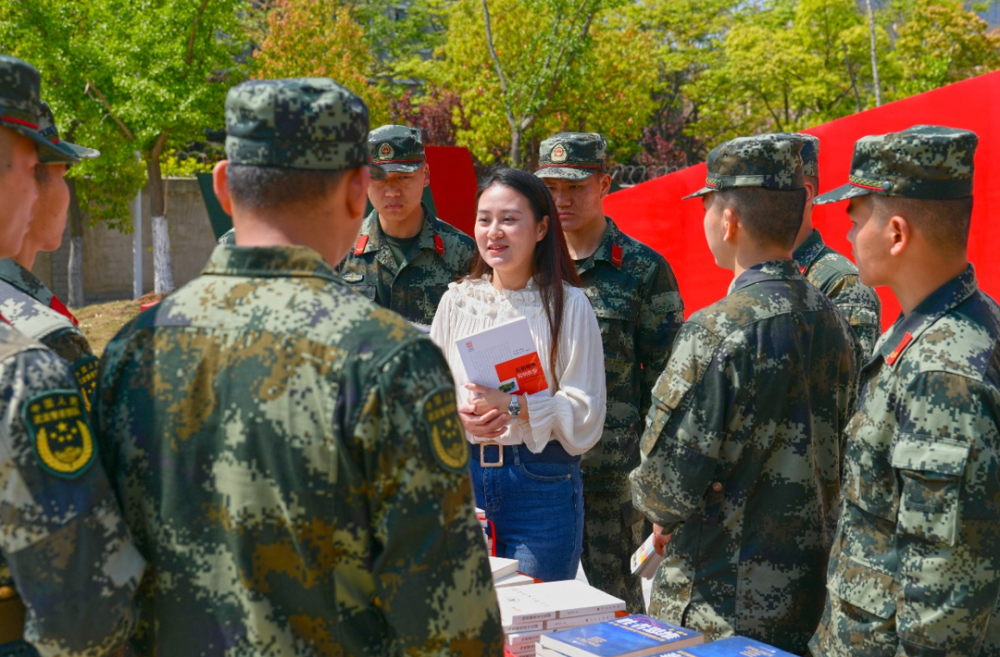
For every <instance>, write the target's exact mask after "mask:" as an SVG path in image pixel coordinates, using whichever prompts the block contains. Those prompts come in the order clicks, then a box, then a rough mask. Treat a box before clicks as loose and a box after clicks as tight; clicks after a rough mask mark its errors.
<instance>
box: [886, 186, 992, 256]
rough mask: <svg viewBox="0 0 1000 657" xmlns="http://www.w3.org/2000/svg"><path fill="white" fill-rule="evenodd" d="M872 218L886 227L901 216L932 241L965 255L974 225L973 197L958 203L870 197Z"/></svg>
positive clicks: (967, 197) (959, 199)
mask: <svg viewBox="0 0 1000 657" xmlns="http://www.w3.org/2000/svg"><path fill="white" fill-rule="evenodd" d="M869 196H870V197H871V199H872V217H873V218H874V219H876V220H877V221H879V222H880V224H882V225H884V224H885V222H886V221H888V220H889V219H890V218H892V217H895V216H900V217H903V218H904V219H906V220H907V221H909V222H911V223H913V224H914V225H915V226H916V227H917V228H918V229H919V230H920V231H921V232H922V233H923V234H924V236H925V237H926V238H927V240H928V241H930V242H932V243H933V244H936V245H938V246H939V247H942V248H944V249H948V250H949V251H952V252H955V253H959V252H961V253H964V252H965V251H966V249H967V248H968V244H969V227H970V225H971V224H972V199H973V197H971V196H966V197H964V198H956V199H922V198H909V197H904V196H887V195H884V194H870V195H869Z"/></svg>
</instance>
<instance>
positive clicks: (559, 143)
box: [535, 132, 608, 180]
mask: <svg viewBox="0 0 1000 657" xmlns="http://www.w3.org/2000/svg"><path fill="white" fill-rule="evenodd" d="M607 149H608V141H607V140H606V139H605V138H604V137H602V136H601V135H599V134H597V133H596V132H560V133H559V134H558V135H555V136H553V137H549V138H548V139H546V140H545V141H543V142H542V145H541V146H540V147H539V149H538V171H536V172H535V175H536V176H538V177H539V178H565V179H566V180H585V179H587V178H589V177H591V176H592V175H594V174H595V173H597V172H598V171H603V170H604V152H605V151H606V150H607Z"/></svg>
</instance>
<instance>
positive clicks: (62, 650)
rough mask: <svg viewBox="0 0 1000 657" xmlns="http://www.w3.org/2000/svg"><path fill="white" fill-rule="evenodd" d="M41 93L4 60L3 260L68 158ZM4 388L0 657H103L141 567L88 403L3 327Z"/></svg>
mask: <svg viewBox="0 0 1000 657" xmlns="http://www.w3.org/2000/svg"><path fill="white" fill-rule="evenodd" d="M39 86H40V76H39V74H38V71H36V70H35V69H34V68H33V67H32V66H31V65H29V64H27V63H26V62H23V61H21V60H19V59H16V58H14V57H9V56H6V55H0V163H2V166H0V190H2V194H3V200H4V203H3V205H2V206H0V224H2V225H4V226H5V227H10V226H12V225H18V230H16V231H13V233H10V232H8V231H6V230H5V231H0V234H2V235H3V237H2V239H0V257H9V256H12V255H14V254H15V253H17V251H18V249H19V248H20V247H21V243H22V238H23V236H24V232H25V229H26V228H27V226H28V218H29V217H30V208H31V203H32V200H33V199H34V198H36V195H37V187H36V186H35V181H34V166H35V163H36V162H37V160H38V157H39V155H41V156H43V157H45V158H48V157H56V156H59V149H58V148H57V147H55V146H53V145H52V144H51V143H50V142H49V140H48V139H46V136H45V135H44V134H43V133H42V131H41V130H40V129H39V128H40V124H41V122H42V110H41V107H40V101H39V99H38V92H39ZM25 208H27V209H28V212H26V213H25V212H24V209H25ZM17 213H21V214H20V216H16V214H17ZM0 390H2V391H3V394H2V395H0V443H2V450H0V452H2V457H0V491H2V494H0V509H2V512H3V513H2V518H3V519H2V522H0V654H3V655H35V654H41V655H43V656H52V657H55V656H56V655H59V656H60V657H78V656H87V657H90V656H92V657H103V656H104V655H107V654H108V653H110V652H111V651H112V650H114V649H115V648H117V647H119V646H121V645H122V644H123V643H124V642H125V640H126V638H127V637H128V635H129V633H130V632H131V631H132V628H133V627H134V626H135V621H136V613H135V609H134V606H133V604H134V596H135V591H136V588H137V587H138V584H139V579H140V577H141V576H142V571H143V567H144V563H143V561H142V558H141V557H140V556H139V553H138V551H136V549H135V546H134V545H133V544H132V542H131V539H130V538H129V534H128V529H127V528H126V526H125V522H124V520H123V519H122V516H121V511H120V510H119V508H118V503H117V501H116V500H115V496H114V493H113V492H112V490H111V486H110V485H109V482H108V479H107V477H106V476H105V474H104V470H103V469H102V468H101V465H100V463H95V461H97V453H96V449H95V441H94V435H93V432H92V431H91V425H90V422H89V420H88V417H87V412H86V410H85V405H84V400H83V399H82V397H81V396H80V393H79V391H78V390H77V387H76V382H75V381H74V378H73V374H72V373H71V372H70V369H69V366H68V365H67V364H66V363H65V362H64V361H62V360H61V359H60V358H59V357H58V356H56V355H55V354H54V353H53V352H52V351H50V350H49V349H47V348H46V347H45V346H43V345H42V344H41V343H39V342H35V341H34V340H32V339H30V338H28V337H26V336H24V335H22V334H21V333H20V332H18V331H17V330H16V329H14V328H12V327H11V326H10V325H9V324H8V323H7V322H6V321H0ZM25 641H27V642H28V643H30V644H32V645H33V646H34V649H33V648H31V647H30V646H29V645H27V643H25ZM36 649H37V653H36V652H35V650H36Z"/></svg>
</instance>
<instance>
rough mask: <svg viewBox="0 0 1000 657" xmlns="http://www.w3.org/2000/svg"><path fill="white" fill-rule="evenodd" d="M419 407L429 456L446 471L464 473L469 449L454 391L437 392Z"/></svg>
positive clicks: (442, 387)
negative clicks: (425, 431)
mask: <svg viewBox="0 0 1000 657" xmlns="http://www.w3.org/2000/svg"><path fill="white" fill-rule="evenodd" d="M420 407H421V408H420V412H421V415H422V416H423V420H424V423H425V424H426V425H427V440H428V441H429V442H430V451H431V454H433V455H434V458H435V459H437V461H438V463H440V464H441V466H442V467H443V468H444V469H445V470H447V471H449V472H454V473H457V474H462V473H464V472H465V471H466V468H468V466H469V446H468V444H467V443H466V440H465V431H464V430H463V429H462V423H461V421H460V420H459V419H458V406H457V405H456V403H455V389H454V388H452V387H451V386H441V387H440V388H436V389H435V390H433V391H432V392H431V393H430V394H428V395H427V396H426V397H424V400H423V402H421V404H420Z"/></svg>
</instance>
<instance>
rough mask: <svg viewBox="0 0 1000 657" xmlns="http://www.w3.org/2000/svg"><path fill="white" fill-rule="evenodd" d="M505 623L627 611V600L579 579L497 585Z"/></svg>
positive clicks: (498, 599)
mask: <svg viewBox="0 0 1000 657" xmlns="http://www.w3.org/2000/svg"><path fill="white" fill-rule="evenodd" d="M497 601H498V602H499V603H500V616H501V618H502V619H503V623H504V624H507V623H515V622H527V621H536V620H546V621H547V620H553V619H555V618H569V617H573V616H587V615H595V614H601V613H607V612H615V611H624V610H625V601H624V600H620V599H618V598H616V597H614V596H611V595H608V594H607V593H604V592H603V591H599V590H597V589H595V588H594V587H592V586H588V585H587V584H584V583H583V582H580V581H578V580H566V581H563V582H544V583H542V584H535V585H534V586H511V587H504V588H500V589H497Z"/></svg>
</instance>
